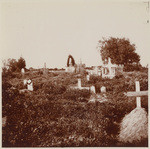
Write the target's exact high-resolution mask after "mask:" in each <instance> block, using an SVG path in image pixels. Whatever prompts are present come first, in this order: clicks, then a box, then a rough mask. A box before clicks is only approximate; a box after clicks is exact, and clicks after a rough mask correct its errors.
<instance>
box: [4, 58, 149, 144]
mask: <svg viewBox="0 0 150 149" xmlns="http://www.w3.org/2000/svg"><path fill="white" fill-rule="evenodd" d="M73 61H74V60H72V59H70V58H69V60H68V66H67V67H68V68H67V70H66V71H62V72H61V73H60V72H58V71H56V72H55V71H47V68H46V64H44V68H43V69H42V73H41V72H40V73H39V72H38V71H35V72H32V71H33V70H29V71H26V70H21V71H20V72H16V73H9V74H5V75H3V77H2V79H3V82H2V87H3V101H2V102H3V107H2V108H3V111H2V112H3V113H2V115H3V132H2V133H3V134H2V135H3V138H2V144H3V146H4V147H90V146H94V147H133V146H134V147H146V146H147V145H148V116H147V115H148V70H147V69H146V68H143V69H142V70H141V71H132V72H124V71H120V73H118V72H117V71H116V69H114V68H116V67H117V66H114V65H112V64H111V63H110V60H109V63H108V65H109V66H108V67H107V65H105V66H102V67H101V75H95V74H91V73H88V72H86V71H85V70H86V69H84V71H83V67H81V68H80V71H78V70H77V67H75V65H76V64H75V62H73ZM106 68H108V70H109V73H106V72H104V71H105V70H104V69H106ZM112 68H113V69H112ZM106 71H107V70H106Z"/></svg>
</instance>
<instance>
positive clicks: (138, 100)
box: [135, 81, 141, 108]
mask: <svg viewBox="0 0 150 149" xmlns="http://www.w3.org/2000/svg"><path fill="white" fill-rule="evenodd" d="M135 88H136V92H139V91H140V83H139V81H136V82H135ZM136 106H137V108H141V97H136Z"/></svg>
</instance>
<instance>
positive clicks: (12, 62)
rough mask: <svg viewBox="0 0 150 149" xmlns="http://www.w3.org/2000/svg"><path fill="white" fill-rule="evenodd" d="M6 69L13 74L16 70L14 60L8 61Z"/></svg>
mask: <svg viewBox="0 0 150 149" xmlns="http://www.w3.org/2000/svg"><path fill="white" fill-rule="evenodd" d="M8 67H9V70H10V71H11V72H15V71H16V70H17V61H16V59H8Z"/></svg>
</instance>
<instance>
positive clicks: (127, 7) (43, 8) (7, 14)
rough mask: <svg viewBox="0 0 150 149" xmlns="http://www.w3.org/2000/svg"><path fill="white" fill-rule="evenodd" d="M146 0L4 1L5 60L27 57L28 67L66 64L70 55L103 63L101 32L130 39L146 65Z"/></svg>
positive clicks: (1, 47)
mask: <svg viewBox="0 0 150 149" xmlns="http://www.w3.org/2000/svg"><path fill="white" fill-rule="evenodd" d="M146 1H147V0H145V1H144V0H126V1H123V0H30V1H29V0H1V1H0V52H1V53H0V55H1V59H2V60H3V59H8V58H15V59H18V58H19V57H20V56H22V57H23V58H24V59H25V61H26V67H27V68H30V67H33V68H42V67H44V63H46V66H47V68H56V67H57V68H65V66H66V63H67V58H68V55H69V54H71V55H72V56H73V57H74V59H75V62H76V63H79V62H80V60H81V61H82V63H85V64H86V66H99V65H101V64H102V61H101V57H100V52H99V51H98V49H97V45H98V41H99V40H102V37H105V38H109V37H118V38H123V37H125V38H128V39H129V40H130V42H131V44H135V45H136V52H137V53H138V54H139V55H140V57H141V64H142V65H143V66H146V64H148V62H149V49H150V44H149V43H150V41H149V40H150V28H149V27H150V26H149V23H147V20H148V19H149V14H150V13H149V11H148V4H147V3H144V2H146Z"/></svg>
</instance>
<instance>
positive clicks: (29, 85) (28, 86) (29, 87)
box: [27, 80, 33, 91]
mask: <svg viewBox="0 0 150 149" xmlns="http://www.w3.org/2000/svg"><path fill="white" fill-rule="evenodd" d="M27 89H28V90H29V91H33V83H32V81H31V80H28V82H27Z"/></svg>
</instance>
